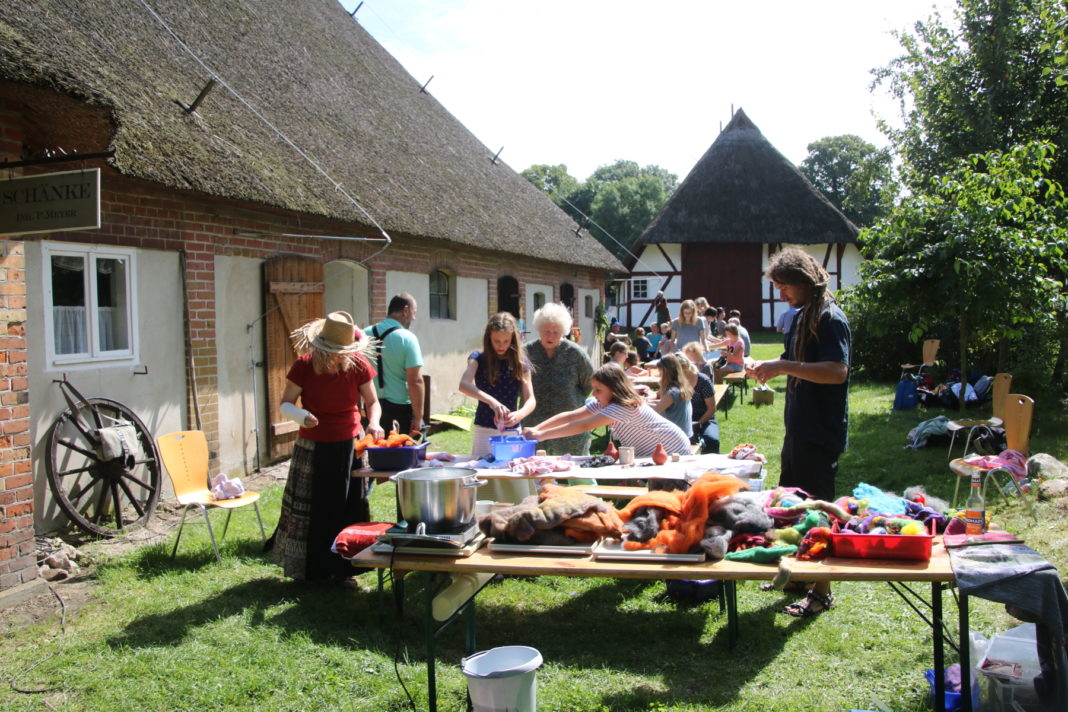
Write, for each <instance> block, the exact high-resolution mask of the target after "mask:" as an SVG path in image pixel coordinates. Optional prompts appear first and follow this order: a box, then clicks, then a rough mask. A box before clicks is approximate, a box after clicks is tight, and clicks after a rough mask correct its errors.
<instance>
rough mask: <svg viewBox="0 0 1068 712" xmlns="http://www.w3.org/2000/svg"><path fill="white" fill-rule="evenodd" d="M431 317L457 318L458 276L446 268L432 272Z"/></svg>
mask: <svg viewBox="0 0 1068 712" xmlns="http://www.w3.org/2000/svg"><path fill="white" fill-rule="evenodd" d="M430 318H431V319H455V318H456V278H455V277H454V276H453V275H451V274H449V273H448V272H446V271H445V270H440V269H439V270H434V271H433V272H431V273H430Z"/></svg>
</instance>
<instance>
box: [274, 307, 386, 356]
mask: <svg viewBox="0 0 1068 712" xmlns="http://www.w3.org/2000/svg"><path fill="white" fill-rule="evenodd" d="M291 336H292V337H293V345H294V346H295V347H296V349H297V351H300V352H301V353H303V352H305V351H307V350H308V349H310V348H316V349H319V350H320V351H327V352H329V353H334V354H354V353H366V352H367V351H369V350H370V348H371V343H370V341H371V340H370V339H368V338H366V337H365V336H364V333H363V332H362V331H360V329H359V328H358V327H357V326H356V323H355V322H354V321H353V320H352V315H351V314H349V313H348V312H343V311H336V312H331V313H329V314H327V315H326V318H325V319H315V320H313V321H309V322H308V323H307V324H305V325H304V326H302V327H300V328H299V329H297V330H295V331H294V332H293V333H292V334H291Z"/></svg>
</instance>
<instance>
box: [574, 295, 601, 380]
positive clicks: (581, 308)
mask: <svg viewBox="0 0 1068 712" xmlns="http://www.w3.org/2000/svg"><path fill="white" fill-rule="evenodd" d="M577 294H578V296H577V299H576V303H577V304H578V312H579V313H578V318H577V319H576V321H577V322H578V325H579V328H580V329H582V341H581V342H579V343H581V344H582V347H583V348H585V349H586V353H588V354H589V355H590V359H595V358H596V357H597V356H598V354H597V349H598V347H599V344H598V342H597V329H596V326H595V325H594V321H593V317H594V314H596V313H597V304H598V302H600V301H601V293H600V292H599V291H598V290H596V289H582V288H579V289H578V290H577ZM586 297H592V298H593V311H591V312H590V313H589V315H587V314H586V308H585V305H586ZM594 363H596V361H594Z"/></svg>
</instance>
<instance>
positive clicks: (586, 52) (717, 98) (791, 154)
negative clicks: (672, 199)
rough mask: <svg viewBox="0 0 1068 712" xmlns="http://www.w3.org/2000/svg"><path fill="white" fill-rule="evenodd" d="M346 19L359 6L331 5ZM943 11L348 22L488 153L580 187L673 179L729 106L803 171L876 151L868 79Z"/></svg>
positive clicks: (393, 16)
mask: <svg viewBox="0 0 1068 712" xmlns="http://www.w3.org/2000/svg"><path fill="white" fill-rule="evenodd" d="M341 4H342V6H343V7H345V9H346V10H349V11H351V10H352V9H353V8H354V7H356V5H357V4H358V0H341ZM953 6H954V3H953V2H952V1H951V0H892V1H891V2H885V1H879V2H877V1H875V0H810V1H809V2H797V1H796V0H794V1H792V2H789V1H786V0H760V1H758V2H747V3H734V2H725V1H723V0H661V1H660V2H657V3H649V2H637V1H632V0H540V1H539V2H520V1H519V0H365V1H364V4H363V6H362V7H361V8H360V9H359V11H358V13H357V14H356V19H357V21H358V22H359V23H360V24H361V25H362V26H363V27H364V28H365V29H366V30H367V31H368V32H370V33H371V35H372V36H374V37H375V39H376V40H378V42H379V43H381V44H382V45H383V46H385V47H386V49H387V50H388V51H389V52H390V53H391V54H392V55H393V56H394V57H396V58H397V59H398V60H399V61H400V62H401V64H403V65H404V66H405V68H406V69H407V70H408V71H409V73H411V74H412V76H413V77H415V79H416V80H417V81H419V82H420V83H423V82H425V81H426V80H428V79H430V77H431V76H433V80H432V81H431V82H430V84H429V86H428V87H427V90H428V91H429V92H430V93H431V94H433V95H434V96H435V98H436V99H437V100H438V101H440V102H441V103H442V104H443V105H444V106H445V108H447V109H448V110H449V111H450V112H451V113H452V114H453V115H454V116H456V118H457V119H459V120H460V121H461V122H462V123H463V124H464V125H465V126H467V128H468V129H470V130H471V131H472V132H473V133H474V134H475V135H476V136H477V137H478V138H479V139H480V140H481V141H482V142H483V143H484V144H486V147H487V148H488V149H489V150H490V151H491V152H493V153H496V152H497V150H498V149H500V148H501V147H502V146H503V147H504V150H503V151H502V153H501V159H502V160H504V161H505V162H506V163H508V165H510V166H511V167H512V168H513V169H515V170H517V171H520V170H523V169H524V168H526V167H528V166H530V165H532V164H535V163H549V164H557V163H564V164H566V165H567V166H568V170H569V172H570V173H571V175H573V176H575V177H576V178H578V179H580V180H583V179H585V178H586V177H587V176H588V175H589V174H590V173H591V172H592V171H593V170H594V169H596V168H597V167H598V166H601V165H606V164H610V163H613V162H614V161H615V160H617V159H620V158H623V159H628V160H633V161H637V162H638V163H639V164H641V165H648V164H657V165H659V166H661V167H664V168H667V169H668V170H670V171H672V172H674V173H676V174H677V175H678V176H679V179H680V180H681V179H682V178H683V177H685V175H686V173H687V172H689V170H690V168H692V167H693V164H694V163H696V162H697V160H699V159H700V157H701V156H702V155H703V154H704V152H705V150H707V148H708V147H709V146H710V145H711V144H712V142H713V141H714V140H715V138H716V135H717V134H718V133H719V129H720V126H721V125H725V124H726V123H727V121H728V120H729V119H730V113H731V108H732V106H733V107H735V108H737V107H741V108H744V109H745V112H746V114H748V115H749V118H750V119H752V120H753V122H754V123H756V125H757V126H759V127H760V129H761V131H762V132H763V133H764V135H765V137H767V138H768V140H770V141H771V142H772V144H774V145H775V147H776V148H778V149H779V150H780V151H782V153H784V154H785V155H786V157H787V158H789V159H790V160H792V161H794V162H795V163H799V162H800V161H801V160H802V159H803V158H804V157H805V155H806V154H807V150H806V147H807V145H808V144H809V143H810V142H812V141H815V140H817V139H819V138H823V137H825V136H833V135H838V134H846V133H852V134H857V135H859V136H861V137H862V138H864V139H866V140H868V141H870V142H872V143H874V144H876V145H879V146H882V145H885V140H884V139H883V137H882V135H881V134H880V133H879V131H878V129H877V126H876V118H875V117H874V116H873V115H872V113H873V111H874V112H876V113H877V114H878V115H879V116H881V117H884V118H886V119H888V120H893V121H895V122H896V121H897V119H896V117H897V110H896V107H895V106H894V104H893V102H892V101H891V100H890V99H889V97H888V96H887V95H886V93H885V92H884V91H877V92H876V93H874V94H873V93H872V92H871V91H870V90H869V85H870V84H871V81H872V76H871V73H870V70H871V69H873V68H875V67H880V66H884V65H886V64H887V63H888V62H889V61H890V60H891V59H892V58H894V57H895V56H897V55H898V54H900V47H899V45H898V43H897V41H896V40H895V39H894V38H893V37H892V36H891V34H890V31H891V30H894V29H906V28H910V27H911V26H912V25H913V23H915V22H916V21H917V20H921V19H925V18H926V17H928V16H929V15H930V13H931V10H932V8H935V7H938V8H940V9H941V11H942V13H943V16H944V17H946V18H950V17H951V13H952V10H951V8H952V7H953Z"/></svg>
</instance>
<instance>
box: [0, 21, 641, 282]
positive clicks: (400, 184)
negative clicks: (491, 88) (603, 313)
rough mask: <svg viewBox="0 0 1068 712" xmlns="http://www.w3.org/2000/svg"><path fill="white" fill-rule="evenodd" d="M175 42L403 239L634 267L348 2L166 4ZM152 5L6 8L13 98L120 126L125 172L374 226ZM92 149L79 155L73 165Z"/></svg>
mask: <svg viewBox="0 0 1068 712" xmlns="http://www.w3.org/2000/svg"><path fill="white" fill-rule="evenodd" d="M149 4H150V5H151V6H152V8H154V9H155V11H156V12H157V13H158V14H159V16H160V17H161V18H162V19H163V20H164V21H165V22H166V24H167V25H168V26H169V27H170V28H172V29H173V31H174V33H175V35H177V38H178V39H180V40H181V42H184V43H185V44H186V45H187V46H188V47H189V48H190V49H191V50H192V51H193V52H194V53H195V54H196V55H197V56H198V57H199V58H200V59H201V60H202V61H203V63H204V64H205V65H206V66H207V67H209V68H210V69H212V70H214V71H215V72H217V73H218V76H219V78H220V79H221V80H222V81H223V82H225V83H226V84H227V85H229V86H231V87H232V88H233V89H234V90H235V91H236V92H237V93H238V94H240V95H241V96H243V97H245V98H246V99H247V100H248V102H249V103H250V104H251V105H252V106H254V107H255V108H256V109H257V110H258V111H260V112H261V113H262V114H263V116H264V117H265V118H266V119H268V120H269V121H270V122H271V123H273V124H274V125H276V126H277V127H278V128H279V129H280V130H281V131H282V132H283V133H284V134H285V135H286V136H288V137H289V138H290V139H292V141H293V142H294V143H295V144H296V145H297V146H299V147H300V148H301V149H302V150H303V151H305V152H306V153H307V154H308V155H310V156H312V157H313V158H314V159H315V160H316V161H317V162H318V163H319V164H320V165H321V166H322V167H323V169H324V170H325V171H326V172H327V173H328V174H329V175H330V176H331V177H333V178H334V179H335V180H336V181H338V182H339V183H340V184H341V185H343V186H344V189H345V190H346V191H348V192H349V193H351V194H352V195H353V196H355V197H356V198H357V199H358V200H359V202H360V203H361V204H362V205H363V206H364V208H366V210H367V211H368V212H369V213H370V214H371V215H372V216H373V217H374V218H375V219H376V220H377V221H378V222H379V223H380V224H381V225H382V226H383V227H384V228H385V229H386V230H387V231H390V232H397V233H405V234H408V235H411V236H415V237H425V238H428V239H434V240H439V239H443V240H447V241H451V242H455V243H457V244H458V245H471V246H475V247H480V248H486V249H492V250H500V251H504V252H511V253H518V254H521V255H528V256H532V257H539V258H544V259H549V260H553V261H558V262H560V261H566V262H569V263H572V264H579V265H586V266H592V267H599V268H604V269H619V267H620V264H619V262H618V261H617V260H616V259H615V258H614V257H613V256H612V255H610V254H609V253H608V251H607V250H605V249H604V247H602V246H601V244H600V243H599V242H597V240H595V239H594V238H593V237H591V236H590V235H589V234H588V233H586V232H583V233H581V236H577V235H576V234H575V227H576V226H575V224H574V222H573V221H572V220H571V219H570V218H568V217H567V215H566V214H564V213H563V212H562V211H561V210H559V209H558V208H557V207H556V205H554V204H553V203H552V201H550V200H549V199H548V198H547V197H546V196H545V195H543V194H542V193H541V192H539V191H538V190H537V189H536V188H535V187H534V186H532V185H531V184H530V183H529V182H527V181H526V180H524V179H523V178H522V177H521V176H519V175H518V174H517V173H516V172H515V171H513V170H512V169H511V168H509V167H508V166H507V165H505V164H503V163H501V162H500V161H498V162H497V163H496V164H493V163H491V162H490V159H491V158H492V157H493V153H494V152H493V151H490V150H489V149H487V148H486V146H484V145H483V144H482V143H480V142H479V141H478V140H477V139H476V138H475V137H474V136H473V135H472V134H471V133H470V132H469V131H468V130H467V129H466V128H464V126H463V125H462V124H460V123H459V122H458V121H457V120H456V119H455V118H454V117H453V116H452V115H451V114H450V113H449V112H448V111H446V110H445V109H444V107H442V106H441V105H440V104H439V103H438V102H437V101H436V100H435V99H434V97H433V96H431V95H430V94H427V93H423V92H420V84H419V83H418V82H416V81H415V79H413V78H412V77H411V76H410V75H409V74H408V73H407V72H406V71H405V70H404V69H403V67H401V65H400V64H399V63H398V62H397V61H396V60H394V59H393V57H391V56H390V55H389V54H388V53H387V52H386V51H385V50H384V49H383V48H382V47H381V46H380V45H379V44H378V43H377V42H375V40H374V39H373V38H372V37H371V36H370V35H369V34H368V33H367V32H366V31H364V29H363V28H362V27H360V26H359V24H358V23H357V22H355V21H353V20H352V19H351V18H350V17H349V16H348V15H347V14H346V13H345V11H344V10H343V9H342V8H341V6H340V5H339V4H338V3H337V2H336V0H301V1H300V2H290V1H288V0H257V1H256V2H239V1H237V0H212V1H211V2H189V1H188V0H151V2H150V3H149ZM178 39H176V38H175V37H174V36H172V35H171V34H169V33H168V32H167V31H166V29H164V27H163V26H162V25H161V24H160V23H159V22H158V21H157V20H156V19H155V18H153V17H152V15H151V14H150V13H149V12H148V10H147V9H146V8H145V6H144V5H142V4H141V3H140V2H138V0H5V1H4V2H3V3H0V80H8V81H13V82H19V83H25V84H30V85H34V86H39V87H46V88H49V89H53V90H55V91H58V92H60V93H63V94H67V95H71V96H75V97H77V98H79V99H82V100H84V101H87V102H88V103H90V104H92V105H95V106H100V107H104V108H107V109H109V110H110V111H111V114H112V117H113V120H114V123H115V126H116V131H115V135H114V137H113V138H112V145H111V148H113V149H114V150H115V157H114V159H113V160H112V163H113V165H114V167H115V168H116V169H117V170H119V171H120V172H122V173H124V174H126V175H129V176H134V177H137V178H142V179H146V180H150V181H153V182H156V183H159V184H162V185H165V186H169V187H174V188H181V189H189V190H195V191H200V192H203V193H207V194H210V195H216V196H222V197H227V198H236V199H242V200H251V201H256V202H260V203H264V204H267V205H272V206H277V207H281V208H284V209H288V210H293V211H297V212H302V213H309V214H314V215H322V216H326V217H330V218H338V219H342V220H346V221H350V222H353V223H358V224H361V225H367V224H369V221H368V219H367V218H366V217H365V216H364V215H363V214H362V213H361V212H360V211H359V210H358V209H357V208H356V207H355V206H354V205H352V203H351V202H349V201H348V200H346V199H345V198H344V196H343V195H342V194H341V193H340V192H339V191H336V190H335V189H334V186H333V185H332V184H331V183H330V182H329V181H328V180H327V179H326V178H324V177H323V176H322V175H321V174H320V173H319V172H317V171H316V170H315V169H314V168H313V167H312V166H311V165H310V164H309V163H308V162H307V161H305V160H304V159H302V158H301V157H300V156H299V155H298V153H297V152H296V151H295V150H294V149H293V148H292V147H290V146H288V145H286V144H285V143H284V142H283V141H282V140H281V139H280V138H279V137H278V136H277V135H276V134H275V133H274V132H273V131H272V130H271V129H270V128H269V127H268V126H267V125H266V123H265V122H264V121H261V120H260V119H259V118H257V117H256V116H255V115H254V113H253V112H252V111H251V110H250V109H249V108H248V107H247V106H244V105H243V104H242V103H240V102H239V101H238V100H237V99H236V98H235V96H234V95H233V94H231V93H230V92H229V91H227V90H226V89H225V88H224V87H222V86H218V87H216V88H215V89H214V90H213V91H212V92H211V93H210V94H209V95H208V97H207V98H206V99H205V101H204V102H203V104H201V106H200V107H199V108H198V109H197V111H196V113H195V114H187V113H186V112H185V111H184V109H183V107H184V106H187V105H189V104H190V103H192V101H193V99H194V98H195V97H196V96H197V94H198V93H199V92H200V91H201V89H202V88H203V87H204V85H205V83H206V82H207V81H208V79H209V78H210V76H211V75H210V74H209V72H208V71H207V70H206V69H205V68H204V67H203V66H201V65H200V64H199V63H198V62H197V61H196V60H195V59H194V58H192V57H191V56H190V55H189V54H188V53H187V52H186V51H185V50H183V48H182V46H181V44H180V43H179V41H178ZM75 148H77V147H75Z"/></svg>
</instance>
